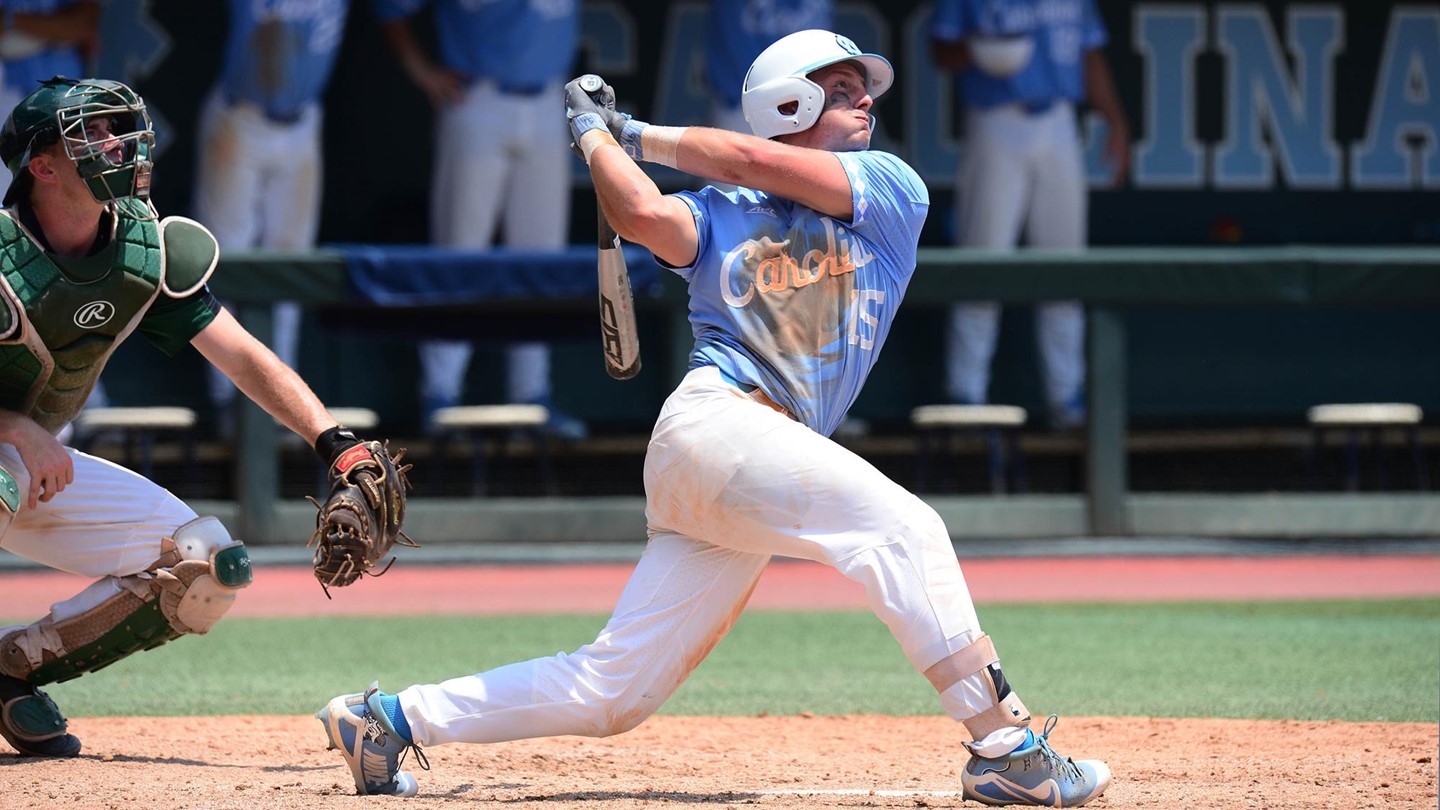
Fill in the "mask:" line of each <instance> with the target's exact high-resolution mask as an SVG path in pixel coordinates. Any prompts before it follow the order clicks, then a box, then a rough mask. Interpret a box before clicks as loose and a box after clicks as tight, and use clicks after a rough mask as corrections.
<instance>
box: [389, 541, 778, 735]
mask: <svg viewBox="0 0 1440 810" xmlns="http://www.w3.org/2000/svg"><path fill="white" fill-rule="evenodd" d="M769 559H770V557H769V555H765V554H750V553H745V552H740V551H733V550H730V549H723V548H717V547H715V546H712V545H710V544H708V543H701V542H699V541H696V540H692V539H690V538H687V537H683V536H681V535H678V534H674V533H658V534H654V535H652V537H651V539H650V542H649V543H648V544H647V545H646V547H645V552H644V554H642V555H641V557H640V561H639V563H637V564H636V566H635V571H634V573H632V574H631V576H630V580H629V582H628V583H627V584H626V586H625V590H624V592H623V593H621V595H620V600H619V602H618V603H617V604H616V606H615V611H614V614H613V615H612V616H611V618H610V620H609V622H607V623H606V625H605V628H604V629H603V630H601V631H600V634H599V635H598V636H597V637H596V639H595V641H594V642H592V643H590V644H586V645H585V646H583V647H581V648H580V649H578V650H576V651H575V652H573V653H568V654H566V653H561V654H559V655H555V656H550V657H548V658H536V659H534V660H531V661H523V662H520V663H515V664H509V665H506V666H502V667H498V668H496V669H492V670H490V671H488V672H481V673H479V674H476V675H466V676H464V677H460V678H452V679H450V680H448V681H445V682H443V683H439V684H433V685H422V686H412V687H410V688H408V689H406V690H404V691H402V692H400V693H399V698H400V705H401V707H402V708H403V710H404V712H405V717H406V719H407V721H408V722H409V724H410V729H411V732H412V734H413V740H414V742H416V743H418V744H420V745H421V746H425V745H438V744H440V743H449V742H470V743H489V742H502V741H505V740H518V739H525V738H529V737H550V736H558V735H567V734H573V735H582V736H590V737H604V736H608V735H611V734H619V733H621V732H623V731H627V730H629V729H631V728H634V727H635V726H637V725H639V724H640V722H641V721H643V720H644V719H645V718H647V717H649V716H650V715H651V714H653V713H654V712H655V710H656V709H658V708H659V707H660V705H661V704H662V703H664V702H665V700H666V699H667V698H669V697H670V695H671V694H673V693H674V692H675V690H676V689H678V688H679V686H680V684H681V683H682V682H684V680H685V678H686V677H687V676H688V675H689V674H690V673H691V672H692V671H693V670H694V669H695V667H696V666H698V665H699V664H700V662H701V661H702V660H704V658H705V655H706V654H707V653H709V651H710V650H711V649H712V648H713V647H714V646H715V645H716V644H717V643H718V642H719V641H720V639H721V638H722V637H723V636H724V635H725V633H726V631H728V630H729V629H730V626H731V625H732V624H734V622H735V620H736V618H738V617H739V615H740V611H741V609H743V608H744V606H745V602H746V600H748V599H749V597H750V593H751V591H752V590H753V589H754V587H755V583H756V581H757V580H759V578H760V573H761V571H763V570H764V568H765V564H766V563H767V562H768V561H769Z"/></svg>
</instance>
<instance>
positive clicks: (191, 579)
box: [0, 517, 251, 686]
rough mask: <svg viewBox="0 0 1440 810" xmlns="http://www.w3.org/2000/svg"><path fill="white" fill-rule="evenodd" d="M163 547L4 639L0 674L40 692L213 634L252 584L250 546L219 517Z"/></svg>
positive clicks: (198, 522)
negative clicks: (137, 567) (145, 564)
mask: <svg viewBox="0 0 1440 810" xmlns="http://www.w3.org/2000/svg"><path fill="white" fill-rule="evenodd" d="M162 549H163V551H162V554H161V558H160V559H159V560H157V561H156V562H155V564H154V565H152V566H151V567H150V568H149V570H147V571H145V572H143V573H140V574H135V575H132V576H128V577H107V578H105V579H102V580H99V581H98V582H95V583H94V584H92V585H91V586H90V587H88V588H86V589H85V591H83V592H81V594H80V595H79V596H77V597H75V598H74V599H71V600H69V601H68V602H66V603H63V605H56V608H57V610H54V611H52V612H51V613H50V615H48V616H45V617H44V618H42V619H40V620H39V621H37V622H35V623H34V624H31V625H28V626H26V627H22V628H19V629H18V630H14V631H12V632H10V633H9V634H7V635H5V636H4V637H3V638H0V675H8V676H10V677H12V678H19V679H21V680H23V681H27V682H28V683H30V684H33V685H36V686H42V685H44V684H47V683H55V682H57V681H68V680H70V679H71V678H78V677H80V676H81V675H84V674H85V673H87V672H94V671H95V670H98V669H101V668H103V667H107V666H109V665H110V664H113V663H115V662H116V661H119V660H120V659H122V658H124V657H126V656H128V655H130V654H131V653H134V652H138V651H140V650H148V649H151V648H153V647H158V646H160V645H161V644H164V643H165V642H167V641H169V640H171V639H174V638H179V637H180V636H182V635H186V634H190V633H195V634H201V633H206V632H208V631H209V630H210V628H212V627H214V626H215V623H216V622H218V621H219V620H220V617H221V616H224V615H225V612H226V611H227V610H229V609H230V605H231V604H233V603H234V602H235V592H236V591H238V590H239V589H241V588H243V587H245V586H246V585H249V584H250V580H251V572H250V557H249V555H248V554H247V553H246V551H245V546H244V545H243V544H241V543H240V542H239V541H236V540H233V539H231V537H230V533H229V532H227V531H226V530H225V526H224V525H223V524H221V523H220V521H219V519H218V518H213V517H200V518H196V519H194V520H192V521H190V522H189V523H186V524H185V525H184V526H181V527H180V528H179V529H176V530H175V536H174V537H173V538H166V539H165V542H164V543H163V544H162ZM71 605H73V606H75V607H74V608H73V609H72V610H63V609H62V608H63V607H65V606H71Z"/></svg>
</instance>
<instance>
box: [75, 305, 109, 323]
mask: <svg viewBox="0 0 1440 810" xmlns="http://www.w3.org/2000/svg"><path fill="white" fill-rule="evenodd" d="M113 317H115V305H114V304H112V303H110V302H109V301H91V302H90V303H88V304H86V305H84V306H82V307H80V308H79V309H77V310H75V325H76V326H78V327H80V328H81V329H98V328H100V327H102V326H104V325H105V324H107V323H109V322H110V319H111V318H113Z"/></svg>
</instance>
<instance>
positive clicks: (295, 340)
mask: <svg viewBox="0 0 1440 810" xmlns="http://www.w3.org/2000/svg"><path fill="white" fill-rule="evenodd" d="M322 117H323V113H322V112H321V110H320V108H319V107H318V106H311V107H309V108H308V109H306V110H305V112H304V113H303V114H302V115H301V118H300V121H299V122H298V123H296V124H293V125H285V126H284V127H283V129H282V130H281V131H278V132H277V133H276V137H277V139H278V140H279V142H280V143H282V144H283V146H282V148H281V149H280V154H279V155H278V159H277V160H276V162H275V163H274V164H273V165H272V166H271V169H270V171H269V172H267V173H266V176H265V178H264V189H263V191H262V192H261V198H262V199H264V200H265V205H264V206H263V207H262V208H261V210H260V217H261V223H262V226H261V233H260V246H261V247H263V248H266V249H268V250H281V251H296V252H298V251H305V250H309V249H311V248H313V247H314V246H315V237H316V234H317V233H318V232H319V229H320V202H321V200H320V195H321V190H322V188H323V177H322V162H323V161H322V159H321V154H320V134H321V128H322V125H323V124H322ZM300 316H301V309H300V305H299V304H297V303H295V302H293V301H282V302H279V303H277V304H275V309H274V319H275V320H274V340H273V341H272V342H271V343H270V346H271V348H273V349H274V350H275V354H276V355H278V356H279V357H280V359H281V360H282V361H284V363H285V365H287V366H290V367H291V368H298V367H299V363H300Z"/></svg>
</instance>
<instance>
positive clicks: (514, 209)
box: [375, 0, 586, 439]
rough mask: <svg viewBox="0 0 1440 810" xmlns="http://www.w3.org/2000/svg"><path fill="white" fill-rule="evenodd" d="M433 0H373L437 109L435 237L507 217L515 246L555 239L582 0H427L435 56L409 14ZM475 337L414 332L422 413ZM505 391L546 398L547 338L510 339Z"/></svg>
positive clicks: (484, 231) (478, 239)
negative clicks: (565, 99)
mask: <svg viewBox="0 0 1440 810" xmlns="http://www.w3.org/2000/svg"><path fill="white" fill-rule="evenodd" d="M429 2H432V0H375V3H376V10H377V15H378V16H379V19H380V20H381V23H382V25H383V26H384V29H385V34H386V37H387V39H388V40H389V42H390V45H391V46H392V50H393V51H394V52H395V54H396V56H397V58H398V59H399V60H400V65H401V66H402V67H403V68H404V70H405V73H406V75H408V76H409V77H410V79H411V80H412V81H413V82H414V83H415V84H416V85H417V86H418V87H420V89H421V90H423V91H424V92H425V95H426V96H427V97H428V98H429V99H430V102H431V104H432V105H433V106H434V107H435V109H436V111H437V118H436V139H435V163H434V179H433V181H432V182H431V186H430V229H431V233H430V236H431V241H432V242H434V243H435V244H437V245H443V246H445V247H452V248H466V249H472V250H479V249H484V248H488V247H490V246H491V244H493V242H494V240H495V234H496V230H497V228H499V227H500V226H502V225H503V227H504V240H505V244H506V246H508V247H511V248H524V249H540V250H550V249H554V250H560V249H562V248H563V247H564V246H565V244H566V240H568V239H569V234H570V164H569V160H568V158H567V157H566V148H567V144H568V140H567V134H566V132H565V127H564V125H563V124H562V123H560V122H558V121H556V120H555V109H554V105H555V98H556V97H557V96H558V95H559V93H560V85H561V82H562V81H563V77H564V76H565V75H567V74H568V73H569V71H570V66H571V63H572V62H573V61H574V59H575V48H576V45H577V42H578V40H579V35H580V22H579V3H578V2H577V0H487V1H486V2H475V0H433V6H434V8H433V11H434V16H435V27H436V34H437V42H438V48H439V53H438V60H432V59H431V58H430V56H429V55H427V54H426V52H425V50H424V49H423V48H422V47H421V46H420V44H419V41H418V40H417V39H416V37H415V35H414V32H413V31H412V30H411V27H410V23H409V18H410V16H412V15H413V14H415V13H416V12H417V11H419V10H420V9H421V8H422V7H424V6H425V5H426V3H429ZM471 350H472V347H471V345H470V344H469V343H468V342H465V341H425V342H423V343H421V344H420V368H421V383H420V399H421V405H422V410H423V411H424V414H425V420H424V421H425V422H426V423H427V424H428V423H429V416H430V415H431V414H433V413H434V412H435V411H436V410H437V409H439V408H442V407H447V406H451V405H456V404H459V402H460V401H461V398H462V395H463V393H464V388H465V373H466V369H467V368H468V367H469V364H470V355H471ZM508 360H509V361H508V363H507V365H508V375H507V380H506V393H507V396H508V397H509V399H510V400H511V401H512V402H533V403H540V404H546V405H548V404H549V401H550V393H551V388H550V350H549V347H548V346H547V345H546V344H544V343H538V342H528V343H517V344H513V345H511V346H510V348H509V358H508ZM550 428H551V429H552V430H554V431H555V432H557V433H559V434H560V435H562V436H565V437H566V438H573V439H578V438H583V437H584V435H585V433H586V430H585V426H584V424H583V423H581V422H579V421H577V420H574V419H571V418H568V417H563V416H562V415H560V414H559V413H558V412H555V411H554V410H553V409H552V421H551V424H550Z"/></svg>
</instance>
